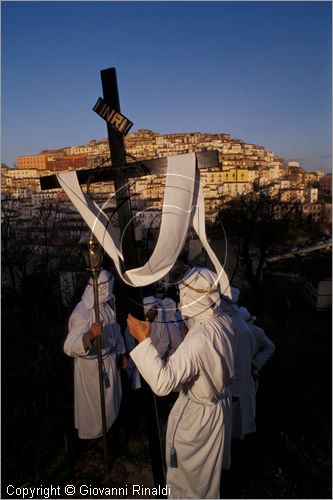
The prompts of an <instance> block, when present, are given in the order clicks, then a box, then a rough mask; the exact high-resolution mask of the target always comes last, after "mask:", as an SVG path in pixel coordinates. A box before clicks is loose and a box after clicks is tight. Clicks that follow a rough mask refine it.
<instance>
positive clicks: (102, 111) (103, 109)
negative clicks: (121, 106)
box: [93, 97, 133, 135]
mask: <svg viewBox="0 0 333 500" xmlns="http://www.w3.org/2000/svg"><path fill="white" fill-rule="evenodd" d="M93 111H95V112H96V113H97V114H98V115H99V116H101V117H102V118H104V120H105V121H106V122H107V123H110V125H111V126H112V127H113V128H114V129H116V130H118V132H121V133H122V134H123V135H126V134H127V133H128V131H129V129H130V128H131V127H132V125H133V122H131V121H130V120H129V119H128V118H126V116H124V115H122V114H121V113H119V111H115V110H114V109H111V108H110V106H109V105H108V104H107V103H106V102H105V101H104V99H102V98H101V97H99V98H98V101H97V102H96V104H95V106H94V107H93Z"/></svg>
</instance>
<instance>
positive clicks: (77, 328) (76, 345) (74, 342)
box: [64, 315, 89, 357]
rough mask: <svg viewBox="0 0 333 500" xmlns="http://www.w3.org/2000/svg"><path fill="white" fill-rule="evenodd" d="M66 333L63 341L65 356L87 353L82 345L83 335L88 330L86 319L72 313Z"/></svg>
mask: <svg viewBox="0 0 333 500" xmlns="http://www.w3.org/2000/svg"><path fill="white" fill-rule="evenodd" d="M68 330H69V331H68V335H67V338H66V340H65V343H64V352H65V354H67V356H73V357H75V356H85V355H86V354H87V353H86V351H85V348H84V345H83V341H82V339H83V335H84V334H85V333H86V332H87V331H88V330H89V323H88V321H87V320H86V319H84V318H82V317H80V316H78V315H72V316H71V317H70V319H69V327H68Z"/></svg>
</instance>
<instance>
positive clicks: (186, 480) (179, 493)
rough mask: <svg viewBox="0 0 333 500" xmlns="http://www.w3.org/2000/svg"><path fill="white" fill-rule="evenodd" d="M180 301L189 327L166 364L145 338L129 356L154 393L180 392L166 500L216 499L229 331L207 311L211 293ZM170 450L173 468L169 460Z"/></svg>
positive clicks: (217, 314)
mask: <svg viewBox="0 0 333 500" xmlns="http://www.w3.org/2000/svg"><path fill="white" fill-rule="evenodd" d="M203 275H204V276H205V275H206V274H205V273H203V272H200V276H203ZM195 276H198V274H196V275H195ZM202 281H203V279H201V281H200V280H198V281H197V282H195V285H196V286H197V288H198V289H202V288H203V285H202ZM206 287H207V282H206ZM192 290H193V288H192ZM184 293H185V294H186V293H187V290H185V292H184ZM184 293H183V295H184ZM189 295H190V292H188V296H189ZM192 295H193V294H192ZM186 299H187V297H186ZM185 302H187V303H186V304H185V308H186V313H187V317H188V318H191V320H192V323H194V326H192V327H191V328H190V330H189V332H188V334H187V335H186V337H185V339H184V341H183V342H182V343H181V344H180V345H179V347H178V349H177V350H176V352H174V354H172V355H171V356H170V358H169V359H168V361H167V362H163V360H161V358H160V356H159V355H158V352H157V350H156V349H155V347H154V346H153V344H152V341H151V339H150V338H148V339H146V340H144V341H143V342H141V343H140V344H139V345H138V346H137V347H136V348H135V349H134V350H133V351H132V352H131V357H132V358H133V360H134V362H135V364H136V365H137V367H138V369H139V371H140V373H141V374H142V375H143V377H144V378H145V379H146V381H147V382H148V383H149V385H150V386H151V388H152V390H153V391H154V392H155V394H157V395H160V396H164V395H167V394H169V393H170V392H172V391H175V390H177V388H178V389H179V390H180V394H179V397H178V399H177V401H176V403H175V405H174V406H173V408H172V410H171V412H170V415H169V419H168V427H167V436H166V462H167V466H168V470H167V485H168V486H170V490H171V494H170V495H169V498H219V493H220V475H221V468H222V457H223V443H224V418H223V405H222V402H221V396H222V394H223V391H224V389H225V387H227V386H228V385H229V383H230V379H231V377H232V376H233V371H234V368H233V350H234V332H233V329H232V324H231V320H230V318H229V317H227V316H225V315H223V314H222V313H221V310H220V309H219V308H215V310H214V313H213V311H212V309H211V307H212V296H211V295H210V296H209V297H208V298H207V297H206V303H204V300H203V301H202V302H200V303H199V302H196V303H195V304H194V306H193V302H191V300H190V297H188V299H187V300H184V297H183V300H182V294H181V303H183V307H184V303H185ZM207 304H208V305H207ZM190 310H191V314H190V312H189V311H190ZM194 310H195V311H194ZM200 311H204V313H203V314H199V312H200ZM182 313H183V311H182ZM192 315H193V316H192ZM173 449H175V452H176V458H177V467H173V466H172V465H173V463H172V461H171V458H170V453H171V451H173Z"/></svg>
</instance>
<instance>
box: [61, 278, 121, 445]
mask: <svg viewBox="0 0 333 500" xmlns="http://www.w3.org/2000/svg"><path fill="white" fill-rule="evenodd" d="M98 283H99V287H98V292H99V307H100V319H101V320H103V321H104V323H103V333H102V336H101V341H102V357H103V367H104V368H103V372H104V396H105V410H106V426H107V430H108V429H109V428H110V427H111V425H112V424H113V422H114V421H115V419H116V418H117V416H118V412H119V408H120V403H121V398H122V390H121V379H120V372H119V369H118V368H117V363H116V356H117V355H119V354H123V353H124V352H125V346H124V341H123V337H122V335H121V332H120V327H119V325H118V324H117V322H116V317H115V313H114V311H113V310H112V309H111V307H110V306H109V305H108V303H107V302H108V300H110V298H111V297H112V284H113V281H112V280H111V276H110V275H109V273H108V272H107V271H105V270H102V271H101V273H100V275H99V278H98ZM94 322H95V314H94V295H93V286H92V280H91V279H90V282H89V284H88V285H87V287H86V289H85V291H84V294H83V296H82V300H81V301H80V302H79V303H78V305H77V306H76V307H75V309H74V311H73V313H72V315H71V317H70V319H69V332H68V336H67V338H66V341H65V344H64V352H65V353H66V354H67V355H68V356H73V357H74V358H75V360H74V414H75V427H76V428H77V429H78V433H79V437H80V438H81V439H94V438H98V437H100V436H101V435H102V434H103V431H102V416H101V404H100V389H99V375H98V361H97V353H96V348H95V347H94V346H93V344H91V343H90V346H87V345H86V343H85V340H84V337H87V336H86V335H85V334H86V333H87V332H88V331H89V329H90V327H91V325H92V324H93V323H94ZM107 379H108V381H109V384H110V387H106V385H108V384H107Z"/></svg>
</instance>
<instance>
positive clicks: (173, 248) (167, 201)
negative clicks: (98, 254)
mask: <svg viewBox="0 0 333 500" xmlns="http://www.w3.org/2000/svg"><path fill="white" fill-rule="evenodd" d="M57 178H58V181H59V183H60V185H61V187H62V188H63V190H64V191H65V192H66V194H67V195H68V197H69V199H70V200H71V201H72V203H73V205H74V206H75V207H76V209H77V210H78V211H79V213H80V214H81V216H82V217H83V219H84V220H85V222H86V223H87V225H88V226H89V228H90V229H91V231H92V232H93V234H94V235H95V236H96V238H97V239H98V241H99V242H100V244H101V245H102V246H103V248H104V250H105V251H106V253H107V254H108V255H109V256H110V257H111V258H112V260H113V261H114V263H115V266H116V269H117V271H118V273H119V275H120V276H121V278H122V279H123V281H124V282H125V283H127V284H128V285H130V286H134V287H138V286H146V285H149V284H151V283H154V282H156V281H158V280H160V279H162V278H163V277H164V276H165V275H166V274H167V273H168V272H169V271H170V269H171V268H172V267H173V265H174V264H175V262H176V260H177V258H178V256H179V254H180V252H181V250H182V248H183V246H184V243H185V240H186V236H187V231H188V228H189V226H190V224H191V225H192V226H193V229H194V230H195V232H196V233H197V235H198V236H199V239H200V241H201V243H202V245H203V246H204V248H205V250H206V252H207V254H208V256H209V257H210V259H211V261H212V263H213V264H214V266H215V269H216V272H217V275H218V281H219V284H220V289H221V292H222V294H223V295H225V296H227V297H231V292H230V285H229V280H228V277H227V275H226V273H225V271H224V269H223V267H222V265H221V264H220V262H219V260H218V258H217V257H216V255H215V253H214V252H213V250H212V248H211V246H210V245H209V243H208V241H207V237H206V229H205V207H204V196H203V189H202V181H201V178H200V173H199V171H198V170H197V169H196V156H195V154H194V153H189V154H185V155H178V156H171V157H169V158H168V169H167V174H166V182H165V193H164V200H163V209H162V220H161V226H160V232H159V237H158V240H157V243H156V246H155V249H154V252H153V254H152V255H151V257H150V258H149V260H148V261H147V262H146V264H144V265H143V266H142V267H139V268H136V269H131V270H129V271H126V272H123V270H122V267H121V261H122V262H123V261H124V257H123V253H122V249H121V241H119V239H118V238H117V236H116V232H115V230H114V227H113V226H112V223H111V222H110V221H109V219H108V217H107V215H106V214H105V212H104V211H103V210H102V209H101V208H100V207H99V206H98V205H97V204H96V203H95V202H94V201H93V200H92V199H91V197H90V196H89V195H87V194H84V193H83V192H82V189H81V186H80V184H79V182H78V179H77V175H76V172H75V171H69V172H62V173H59V174H57Z"/></svg>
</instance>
